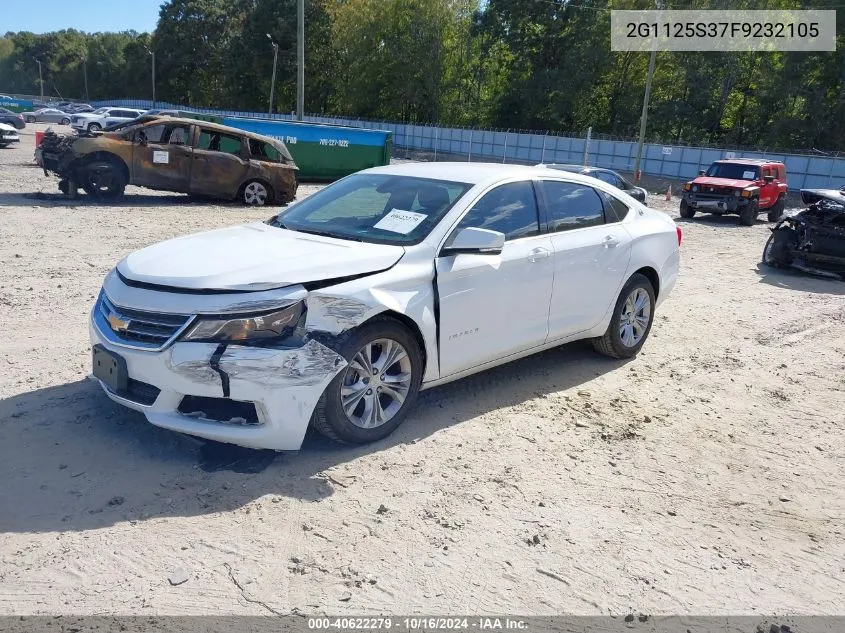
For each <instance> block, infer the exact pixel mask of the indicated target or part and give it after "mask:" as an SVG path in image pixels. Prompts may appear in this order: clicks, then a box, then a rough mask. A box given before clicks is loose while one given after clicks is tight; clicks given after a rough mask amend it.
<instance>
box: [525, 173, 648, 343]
mask: <svg viewBox="0 0 845 633" xmlns="http://www.w3.org/2000/svg"><path fill="white" fill-rule="evenodd" d="M539 186H540V192H541V200H542V210H543V214H542V217H544V219H545V222H546V226H547V228H548V231H549V235H550V237H551V242H552V247H553V249H554V287H553V289H552V300H551V306H550V308H549V340H550V341H552V340H556V339H559V338H564V337H567V336H570V335H573V334H577V333H578V332H583V331H584V330H588V329H590V328H592V327H594V326H595V325H597V324H598V323H599V321H600V320H601V318H602V317H603V316H604V314H605V313H606V312H607V310H608V308H609V307H610V306H611V305H612V304H613V303H614V302H615V301H616V297H617V295H618V294H619V290H620V288H621V287H622V283H623V281H624V276H625V273H626V271H627V269H628V262H629V261H630V259H631V243H632V239H631V236H630V234H629V233H628V231H627V230H626V229H625V227H624V225H623V224H621V223H620V219H621V218H623V217H624V216H625V215H626V214H627V206H626V205H625V204H624V203H623V202H621V201H620V200H619V199H618V198H616V197H615V196H611V195H610V194H607V193H605V192H603V191H598V190H596V189H593V188H592V187H590V186H588V185H585V184H582V183H576V182H567V181H563V180H547V179H544V180H541V181H540V182H539ZM611 203H613V205H611ZM616 204H618V205H619V210H618V211H617V210H616V209H615V208H614V206H615V205H616ZM606 207H607V209H606Z"/></svg>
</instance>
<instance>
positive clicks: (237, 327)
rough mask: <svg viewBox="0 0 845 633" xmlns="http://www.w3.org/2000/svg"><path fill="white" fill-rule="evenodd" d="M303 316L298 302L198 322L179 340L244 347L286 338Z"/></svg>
mask: <svg viewBox="0 0 845 633" xmlns="http://www.w3.org/2000/svg"><path fill="white" fill-rule="evenodd" d="M304 312H305V304H304V303H303V302H302V301H300V302H299V303H295V304H293V305H291V306H288V307H286V308H282V309H281V310H275V311H273V312H265V313H263V314H252V315H247V316H242V317H235V318H232V317H220V318H213V317H212V318H208V317H202V318H200V319H198V321H197V323H196V325H194V327H192V328H191V329H190V330H189V331H188V333H187V334H185V336H184V338H183V340H185V341H203V342H206V343H247V342H253V341H262V340H266V339H273V338H284V337H286V336H289V335H290V334H291V332H293V330H294V328H296V324H297V323H298V322H299V319H300V317H301V316H302V314H303V313H304Z"/></svg>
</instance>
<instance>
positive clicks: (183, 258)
mask: <svg viewBox="0 0 845 633" xmlns="http://www.w3.org/2000/svg"><path fill="white" fill-rule="evenodd" d="M404 253H405V249H404V248H402V247H401V246H390V245H385V244H365V243H362V242H351V241H347V240H339V239H335V238H329V237H322V236H317V235H309V234H307V233H297V232H296V231H289V230H286V229H279V228H276V227H272V226H269V225H267V224H264V223H263V222H255V223H252V224H245V225H241V226H233V227H229V228H224V229H216V230H213V231H205V232H203V233H196V234H193V235H186V236H184V237H177V238H175V239H172V240H167V241H166V242H160V243H158V244H153V245H152V246H148V247H147V248H144V249H142V250H140V251H136V252H135V253H132V254H131V255H129V256H128V257H126V258H125V259H123V260H122V261H121V262H120V263H119V264H118V265H117V270H118V272H119V273H120V274H121V275H122V276H123V277H125V278H126V279H128V280H130V281H137V282H142V283H149V284H155V285H160V286H171V287H176V288H184V289H187V290H238V291H244V290H254V291H258V290H268V289H271V288H282V287H284V286H290V285H293V284H300V283H308V282H315V281H324V280H329V279H338V278H343V277H352V276H356V275H363V274H367V273H375V272H379V271H382V270H386V269H388V268H390V267H391V266H393V265H394V264H395V263H396V262H398V261H399V260H400V259H401V257H402V255H404Z"/></svg>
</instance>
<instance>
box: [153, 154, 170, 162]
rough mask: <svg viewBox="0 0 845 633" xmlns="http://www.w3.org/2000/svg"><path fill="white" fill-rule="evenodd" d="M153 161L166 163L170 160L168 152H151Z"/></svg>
mask: <svg viewBox="0 0 845 633" xmlns="http://www.w3.org/2000/svg"><path fill="white" fill-rule="evenodd" d="M153 162H154V163H162V164H164V165H167V164H168V163H169V162H170V154H169V153H168V152H153Z"/></svg>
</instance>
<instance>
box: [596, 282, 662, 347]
mask: <svg viewBox="0 0 845 633" xmlns="http://www.w3.org/2000/svg"><path fill="white" fill-rule="evenodd" d="M653 322H654V287H653V286H652V285H651V282H650V281H649V280H648V277H646V276H645V275H641V274H640V273H634V274H633V275H631V278H630V279H629V280H628V281H627V283H626V284H625V286H624V287H623V288H622V292H620V293H619V298H618V299H617V300H616V306H615V307H614V308H613V316H611V318H610V324H609V325H608V326H607V330H606V331H605V333H604V336H601V337H599V338H594V339H592V343H593V348H595V350H596V351H597V352H598V353H599V354H604V355H605V356H610V357H611V358H633V357H634V356H636V355H637V354H638V353H639V351H640V349H642V346H643V344H644V343H645V342H646V339H647V338H648V335H649V332H651V324H652V323H653ZM638 328H639V329H638Z"/></svg>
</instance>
